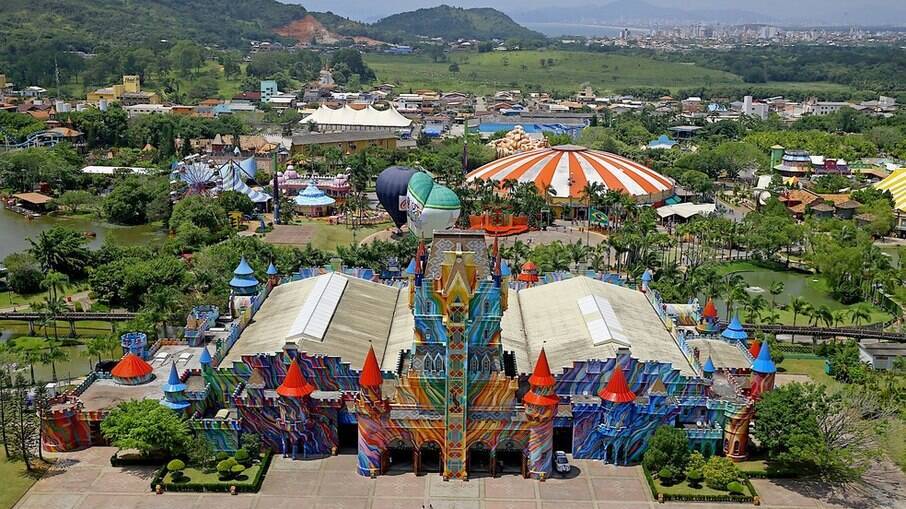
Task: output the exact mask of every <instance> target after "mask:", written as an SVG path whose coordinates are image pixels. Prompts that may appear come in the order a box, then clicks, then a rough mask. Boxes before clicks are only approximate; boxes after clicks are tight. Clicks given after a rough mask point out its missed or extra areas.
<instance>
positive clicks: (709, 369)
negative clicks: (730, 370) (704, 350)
mask: <svg viewBox="0 0 906 509" xmlns="http://www.w3.org/2000/svg"><path fill="white" fill-rule="evenodd" d="M715 371H717V370H716V369H715V368H714V361H712V360H711V356H710V355H709V356H708V360H706V361H705V365H704V366H702V374H704V375H705V378H707V379H709V380H710V379H712V378H714V372H715Z"/></svg>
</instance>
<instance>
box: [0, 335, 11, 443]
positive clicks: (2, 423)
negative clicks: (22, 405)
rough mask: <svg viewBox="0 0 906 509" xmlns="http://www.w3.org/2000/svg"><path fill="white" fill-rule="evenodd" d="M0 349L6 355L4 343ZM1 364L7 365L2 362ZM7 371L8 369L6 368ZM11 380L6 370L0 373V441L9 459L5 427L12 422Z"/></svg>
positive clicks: (5, 359) (8, 441)
mask: <svg viewBox="0 0 906 509" xmlns="http://www.w3.org/2000/svg"><path fill="white" fill-rule="evenodd" d="M0 348H2V349H3V351H2V353H3V354H7V353H8V352H7V351H6V348H7V347H6V344H5V343H4V344H3V345H2V346H0ZM9 360H12V359H9V358H4V361H9ZM2 364H6V365H7V366H8V365H9V364H11V363H9V364H7V363H6V362H3V363H2ZM7 369H9V368H7ZM12 385H13V382H12V379H10V376H9V371H7V370H6V369H4V370H2V371H0V441H2V442H3V452H4V453H5V454H6V457H7V458H9V455H10V454H9V450H10V449H9V447H10V440H9V438H8V435H7V433H6V431H7V426H8V425H9V424H10V423H11V422H12V421H11V418H12V413H11V412H12V406H11V396H12Z"/></svg>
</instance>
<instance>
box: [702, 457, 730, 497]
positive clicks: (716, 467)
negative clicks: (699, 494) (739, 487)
mask: <svg viewBox="0 0 906 509" xmlns="http://www.w3.org/2000/svg"><path fill="white" fill-rule="evenodd" d="M702 473H703V474H704V475H705V484H707V485H708V487H709V488H713V489H715V490H725V489H727V485H728V484H730V483H731V482H733V481H735V480H736V479H738V478H739V470H738V469H737V468H736V464H734V463H733V462H732V461H730V459H728V458H724V457H721V456H712V457H711V459H709V460H708V462H707V463H705V468H703V469H702Z"/></svg>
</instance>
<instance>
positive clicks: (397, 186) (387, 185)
mask: <svg viewBox="0 0 906 509" xmlns="http://www.w3.org/2000/svg"><path fill="white" fill-rule="evenodd" d="M416 173H418V171H417V170H413V169H412V168H404V167H402V166H391V167H389V168H387V169H385V170H384V171H382V172H381V174H380V175H378V178H377V182H376V183H375V191H377V197H378V201H379V202H381V206H382V207H384V210H386V211H387V213H388V214H390V218H391V219H393V223H394V224H396V227H397V228H401V227H402V226H403V225H404V224H406V208H405V205H406V204H405V198H406V186H407V185H409V179H410V178H412V175H415V174H416ZM401 198H403V200H401ZM401 205H402V207H401Z"/></svg>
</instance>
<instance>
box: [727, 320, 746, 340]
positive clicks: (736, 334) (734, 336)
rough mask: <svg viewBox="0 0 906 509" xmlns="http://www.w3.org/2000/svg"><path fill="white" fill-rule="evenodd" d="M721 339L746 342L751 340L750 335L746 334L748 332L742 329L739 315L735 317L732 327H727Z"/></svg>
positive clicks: (731, 321) (731, 323) (731, 322)
mask: <svg viewBox="0 0 906 509" xmlns="http://www.w3.org/2000/svg"><path fill="white" fill-rule="evenodd" d="M720 337H722V338H724V339H729V340H730V341H745V340H747V339H749V335H748V334H746V330H745V329H743V328H742V323H740V321H739V315H733V319H732V320H730V325H727V328H726V329H724V331H723V332H721V333H720Z"/></svg>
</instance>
